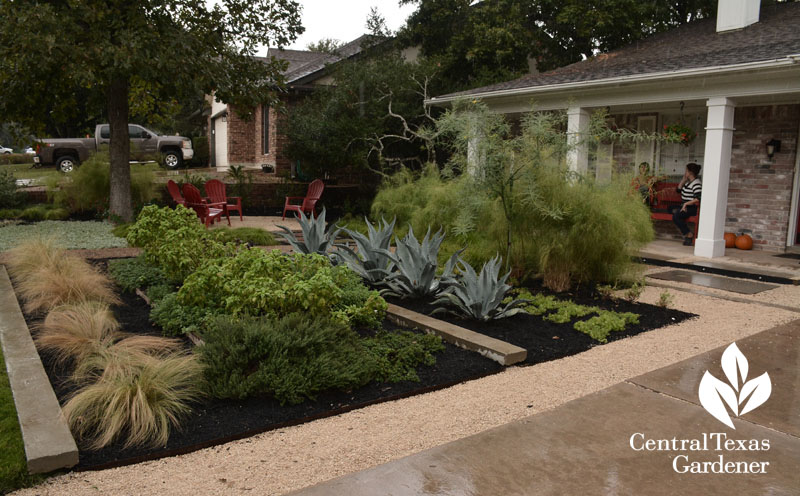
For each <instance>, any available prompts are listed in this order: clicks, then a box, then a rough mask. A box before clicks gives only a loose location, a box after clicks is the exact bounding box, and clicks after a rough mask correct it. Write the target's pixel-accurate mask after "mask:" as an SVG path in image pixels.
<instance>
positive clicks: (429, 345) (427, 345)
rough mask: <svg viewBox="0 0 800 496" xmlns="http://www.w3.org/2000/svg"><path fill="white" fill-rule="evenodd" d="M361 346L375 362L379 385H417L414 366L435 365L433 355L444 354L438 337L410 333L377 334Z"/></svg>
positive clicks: (442, 345)
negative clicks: (414, 383) (398, 383)
mask: <svg viewBox="0 0 800 496" xmlns="http://www.w3.org/2000/svg"><path fill="white" fill-rule="evenodd" d="M364 345H365V346H366V348H367V350H368V351H369V353H370V354H371V355H372V356H373V358H374V359H375V360H376V362H377V364H376V371H377V372H376V378H377V380H379V381H383V382H400V381H415V382H418V381H419V376H418V375H417V365H419V364H420V363H422V364H425V365H433V364H435V363H436V357H435V356H434V353H438V352H440V351H444V344H442V338H440V337H439V336H436V335H434V334H418V333H415V332H411V331H399V332H388V331H381V332H379V333H378V334H377V335H376V336H375V337H373V338H369V339H366V340H365V341H364Z"/></svg>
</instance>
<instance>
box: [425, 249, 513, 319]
mask: <svg viewBox="0 0 800 496" xmlns="http://www.w3.org/2000/svg"><path fill="white" fill-rule="evenodd" d="M501 265H502V259H501V258H500V257H494V258H493V259H491V260H489V261H488V262H486V263H485V264H483V267H482V268H481V272H480V274H476V273H475V269H473V268H472V266H471V265H470V264H469V263H467V262H466V261H465V260H463V259H462V258H461V257H459V258H458V269H459V272H460V275H459V277H458V279H457V280H455V281H453V282H452V283H451V284H449V285H448V286H447V288H446V289H445V290H444V291H443V292H442V293H441V295H440V297H439V298H438V299H437V300H436V301H434V304H435V305H438V304H446V305H448V307H450V308H445V307H439V308H437V309H436V310H434V311H433V313H439V312H444V311H450V312H453V313H455V314H457V315H460V316H462V317H469V318H473V319H477V320H482V321H484V322H485V321H488V320H493V319H503V318H505V317H511V316H512V315H515V314H517V313H519V312H522V311H523V310H522V309H521V308H519V305H520V304H522V303H525V301H526V300H523V299H517V300H513V301H511V302H510V303H508V304H506V305H504V306H503V305H502V302H503V298H504V297H505V295H506V293H507V292H508V290H509V289H511V286H509V285H508V284H506V279H508V275H509V274H510V273H511V272H510V271H509V272H508V273H507V274H506V275H504V276H503V277H499V275H500V266H501Z"/></svg>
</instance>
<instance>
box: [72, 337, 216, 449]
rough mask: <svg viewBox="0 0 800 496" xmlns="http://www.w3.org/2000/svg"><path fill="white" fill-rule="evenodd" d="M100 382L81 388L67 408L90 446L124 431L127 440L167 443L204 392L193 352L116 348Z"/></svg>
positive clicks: (130, 443) (140, 443)
mask: <svg viewBox="0 0 800 496" xmlns="http://www.w3.org/2000/svg"><path fill="white" fill-rule="evenodd" d="M107 360H109V361H113V364H108V365H107V366H105V367H103V373H102V375H100V376H99V377H98V378H97V380H96V382H93V383H92V384H89V385H88V386H85V387H83V388H81V389H80V390H78V391H77V392H76V393H75V394H74V395H73V396H72V397H71V398H70V399H69V400H68V401H67V403H66V404H65V405H64V408H63V412H64V415H65V417H66V419H67V422H68V423H69V425H70V427H71V428H72V432H73V433H74V434H75V435H76V436H78V437H79V438H80V439H83V440H84V441H86V442H87V443H89V446H90V447H91V449H100V448H102V447H104V446H107V445H108V444H109V443H112V442H114V441H115V440H117V439H120V438H122V437H124V446H126V447H130V446H151V447H163V446H164V445H166V443H167V439H168V438H169V432H170V429H171V428H177V427H179V426H180V422H181V419H182V417H183V416H185V415H186V414H188V413H189V411H190V409H191V406H190V405H191V403H192V402H194V401H196V400H197V399H199V398H200V397H201V396H202V394H203V385H202V367H201V365H200V363H199V362H198V361H197V359H196V358H195V357H194V356H193V355H187V354H183V353H173V354H169V355H166V356H161V357H157V356H151V355H148V354H144V353H137V352H130V351H122V350H117V351H116V352H114V353H108V354H107Z"/></svg>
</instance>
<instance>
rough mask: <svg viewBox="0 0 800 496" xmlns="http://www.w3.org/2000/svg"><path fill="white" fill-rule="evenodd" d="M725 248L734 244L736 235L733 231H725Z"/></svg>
mask: <svg viewBox="0 0 800 496" xmlns="http://www.w3.org/2000/svg"><path fill="white" fill-rule="evenodd" d="M724 238H725V248H733V247H734V246H735V245H736V235H735V234H733V233H725V236H724Z"/></svg>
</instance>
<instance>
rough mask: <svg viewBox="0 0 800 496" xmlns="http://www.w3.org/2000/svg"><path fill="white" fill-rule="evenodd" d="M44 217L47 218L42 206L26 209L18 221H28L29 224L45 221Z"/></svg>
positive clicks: (45, 210)
mask: <svg viewBox="0 0 800 496" xmlns="http://www.w3.org/2000/svg"><path fill="white" fill-rule="evenodd" d="M46 217H47V209H46V208H45V207H43V206H36V207H28V208H26V209H25V210H23V211H22V213H21V214H20V216H19V218H20V219H22V220H28V221H31V222H36V221H39V220H45V218H46Z"/></svg>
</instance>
